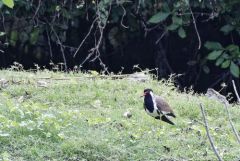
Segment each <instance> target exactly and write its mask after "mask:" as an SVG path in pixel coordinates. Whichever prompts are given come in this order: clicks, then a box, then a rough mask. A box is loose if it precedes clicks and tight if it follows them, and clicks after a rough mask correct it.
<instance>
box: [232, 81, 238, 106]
mask: <svg viewBox="0 0 240 161" xmlns="http://www.w3.org/2000/svg"><path fill="white" fill-rule="evenodd" d="M232 84H233V89H234V92H235V94H236V96H237V101H238V103H240V98H239V95H238V92H237V88H236V85H235V81H234V80H232Z"/></svg>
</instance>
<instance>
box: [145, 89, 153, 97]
mask: <svg viewBox="0 0 240 161" xmlns="http://www.w3.org/2000/svg"><path fill="white" fill-rule="evenodd" d="M143 92H144V94H143V95H144V96H146V95H149V94H150V92H153V90H152V89H150V88H147V89H144V91H143Z"/></svg>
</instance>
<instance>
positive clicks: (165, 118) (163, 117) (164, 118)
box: [161, 115, 175, 125]
mask: <svg viewBox="0 0 240 161" xmlns="http://www.w3.org/2000/svg"><path fill="white" fill-rule="evenodd" d="M161 120H162V121H165V122H167V123H169V124H171V125H175V124H174V123H173V122H172V121H171V120H169V119H168V118H167V116H165V115H163V116H162V117H161Z"/></svg>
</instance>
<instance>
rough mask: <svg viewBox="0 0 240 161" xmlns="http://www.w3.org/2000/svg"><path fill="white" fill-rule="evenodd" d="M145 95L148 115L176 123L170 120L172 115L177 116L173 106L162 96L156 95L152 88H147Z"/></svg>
mask: <svg viewBox="0 0 240 161" xmlns="http://www.w3.org/2000/svg"><path fill="white" fill-rule="evenodd" d="M143 96H144V109H145V111H146V112H147V113H148V115H150V116H152V117H154V118H155V119H159V120H160V119H161V120H162V121H165V122H167V123H169V124H172V125H174V123H173V122H172V121H171V120H170V117H176V116H175V114H174V113H173V110H172V109H171V107H170V106H169V105H168V103H167V102H166V101H164V99H163V98H162V97H160V96H157V95H154V94H153V90H152V89H145V90H144V94H143Z"/></svg>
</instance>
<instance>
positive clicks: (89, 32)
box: [73, 18, 97, 57]
mask: <svg viewBox="0 0 240 161" xmlns="http://www.w3.org/2000/svg"><path fill="white" fill-rule="evenodd" d="M96 21H97V18H95V19H94V20H93V22H92V25H91V27H90V29H89V31H88V33H87V35H86V36H85V37H84V39H83V40H82V42H81V43H80V45H79V46H78V48H77V50H76V51H75V53H74V55H73V57H75V56H76V55H77V53H78V51H79V49H80V48H81V47H82V45H83V43H84V42H85V41H86V39H87V38H88V36H89V35H90V34H91V32H92V29H93V27H94V24H95V22H96Z"/></svg>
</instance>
